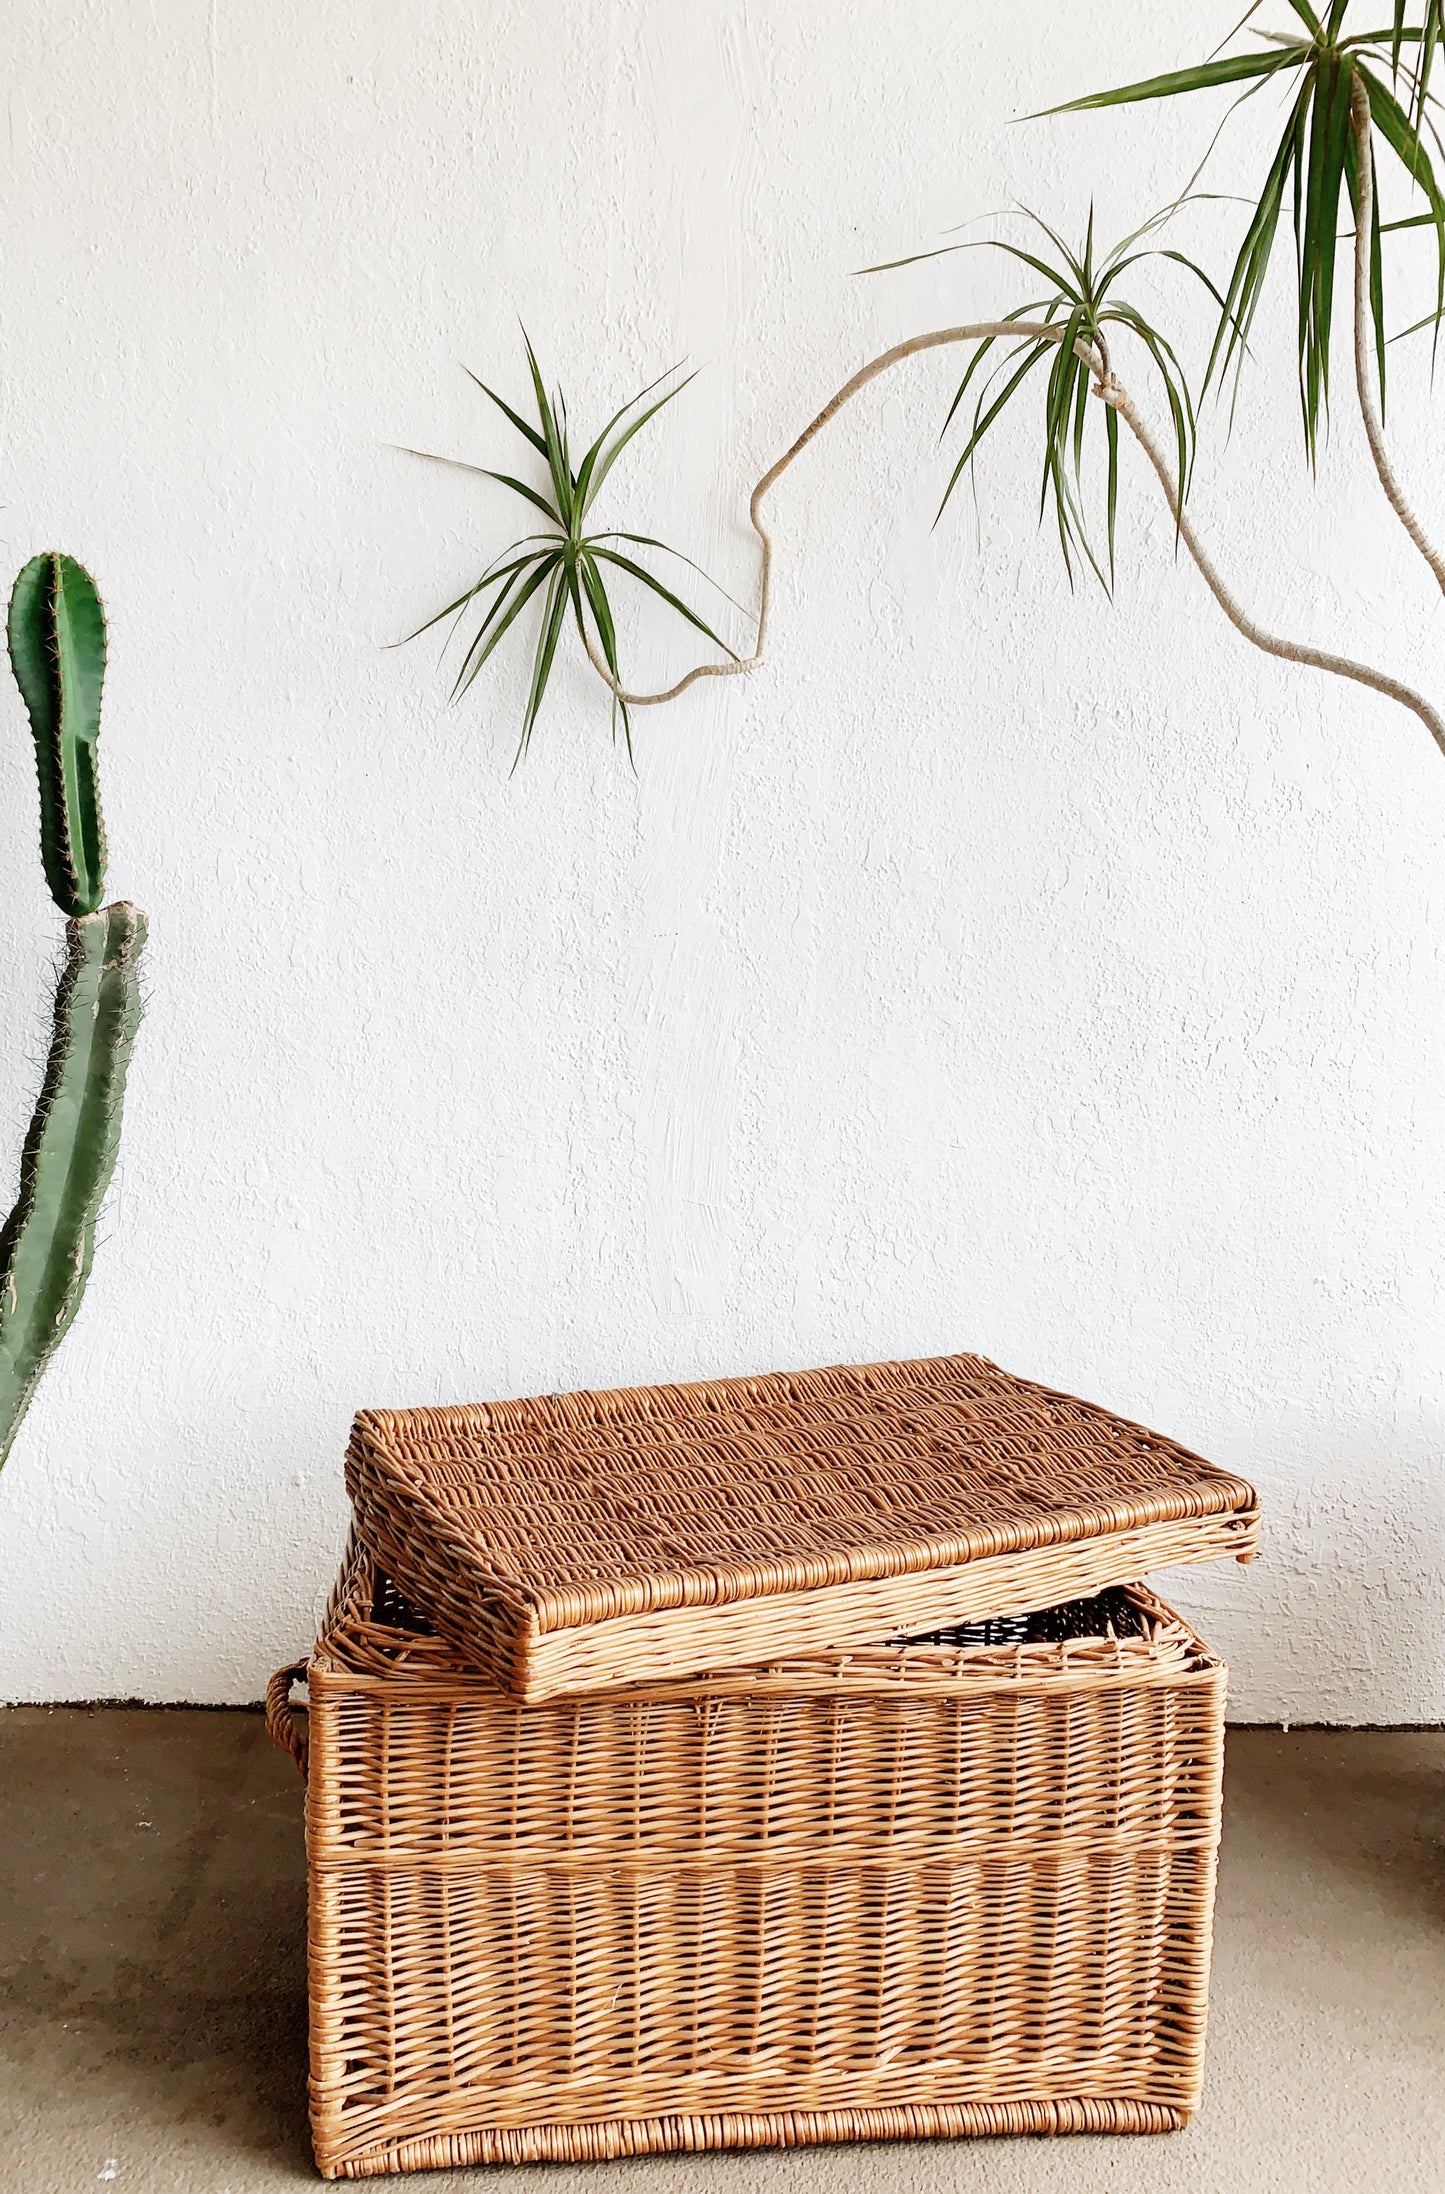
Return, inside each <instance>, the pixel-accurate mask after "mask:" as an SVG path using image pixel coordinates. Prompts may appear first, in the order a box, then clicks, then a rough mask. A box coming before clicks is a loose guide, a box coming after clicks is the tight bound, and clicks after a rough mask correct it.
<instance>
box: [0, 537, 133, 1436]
mask: <svg viewBox="0 0 1445 2194" xmlns="http://www.w3.org/2000/svg"><path fill="white" fill-rule="evenodd" d="M9 641H10V661H11V664H12V666H13V668H14V671H15V677H16V681H17V683H18V684H19V687H20V690H21V693H22V694H23V695H24V697H25V704H26V707H27V708H28V709H29V712H30V722H31V728H32V729H33V731H34V734H35V746H36V753H37V757H38V760H39V766H40V828H41V844H42V851H43V856H44V862H45V874H46V879H47V881H48V883H49V885H50V889H51V892H52V893H53V895H54V897H55V900H56V903H57V905H59V906H60V908H61V909H62V911H63V912H64V913H66V914H67V915H68V916H69V919H68V920H67V922H66V925H65V930H66V957H65V965H64V967H63V969H62V970H61V975H60V980H59V983H58V985H57V989H56V996H55V1019H54V1029H53V1033H52V1036H51V1043H50V1056H49V1060H48V1062H47V1064H46V1069H45V1079H44V1082H43V1083H42V1085H41V1090H40V1096H39V1100H38V1101H37V1103H36V1107H35V1114H34V1117H33V1119H32V1120H31V1123H30V1132H29V1133H28V1135H27V1136H26V1138H25V1148H24V1151H23V1153H22V1156H21V1161H20V1194H19V1197H18V1199H17V1201H16V1204H15V1208H14V1210H13V1211H12V1212H11V1214H10V1217H9V1218H8V1219H7V1220H6V1222H5V1225H4V1227H3V1228H0V1464H3V1463H4V1461H5V1459H6V1457H7V1456H8V1454H9V1452H10V1448H11V1444H12V1442H13V1441H14V1438H15V1433H16V1430H17V1428H18V1426H19V1424H20V1420H21V1418H22V1417H23V1416H24V1414H25V1411H26V1409H27V1408H28V1407H29V1404H30V1398H31V1396H32V1395H33V1394H34V1392H35V1388H36V1386H37V1384H38V1383H39V1380H40V1376H41V1373H42V1372H43V1371H44V1369H45V1367H46V1365H47V1364H48V1363H49V1361H50V1358H51V1357H52V1355H53V1354H54V1353H55V1350H56V1348H57V1347H58V1346H59V1344H60V1342H61V1341H62V1340H63V1339H64V1337H65V1335H66V1333H67V1332H68V1331H69V1329H70V1325H71V1321H72V1320H73V1318H74V1317H75V1313H76V1311H77V1310H78V1309H79V1307H80V1298H81V1296H82V1294H83V1293H84V1290H85V1283H86V1280H87V1278H88V1277H89V1274H90V1263H91V1257H92V1254H93V1252H94V1248H95V1225H96V1219H97V1216H98V1214H99V1211H100V1206H101V1202H102V1200H103V1198H104V1196H105V1192H106V1189H107V1188H108V1186H109V1185H110V1178H111V1174H112V1173H113V1171H114V1169H115V1158H116V1150H117V1148H118V1146H119V1142H120V1122H121V1106H122V1102H123V1100H124V1096H125V1078H126V1069H127V1068H128V1066H129V1064H130V1054H131V1046H132V1043H133V1042H134V1039H135V1032H136V1029H137V1027H138V1025H139V1022H140V987H139V981H138V974H137V969H138V963H139V961H140V955H141V949H142V947H143V945H144V943H145V934H146V925H145V917H144V915H143V914H141V913H140V912H139V911H138V910H137V909H136V908H135V907H132V906H128V905H126V904H124V903H123V902H121V903H117V904H116V905H113V906H108V907H104V908H101V907H99V901H100V898H101V895H102V892H103V891H104V888H105V835H104V832H103V830H102V828H101V821H100V803H99V798H98V794H97V789H96V776H95V743H96V738H97V735H98V733H99V729H100V688H101V680H102V677H103V675H104V670H105V616H104V612H103V611H102V609H101V605H100V597H99V595H98V594H97V593H96V591H95V587H94V584H93V582H92V581H91V579H90V576H89V574H88V573H87V572H85V571H84V570H83V569H82V568H81V566H80V565H79V564H77V563H76V562H75V561H74V559H73V558H72V557H69V556H58V555H53V554H52V555H46V556H37V557H35V558H34V559H33V561H32V562H31V563H29V564H27V565H26V566H25V569H24V570H23V571H22V572H21V574H20V576H19V578H18V579H17V580H16V582H15V590H14V592H13V594H12V595H11V598H10V619H9ZM97 910H98V911H97Z"/></svg>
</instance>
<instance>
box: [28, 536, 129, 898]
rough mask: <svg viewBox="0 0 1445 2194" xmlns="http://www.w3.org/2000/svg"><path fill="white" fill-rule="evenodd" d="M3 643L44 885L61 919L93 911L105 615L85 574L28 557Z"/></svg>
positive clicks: (98, 862) (99, 866) (101, 873)
mask: <svg viewBox="0 0 1445 2194" xmlns="http://www.w3.org/2000/svg"><path fill="white" fill-rule="evenodd" d="M7 636H8V640H9V646H10V661H11V664H12V666H13V668H14V671H15V679H16V683H17V684H18V686H19V688H20V691H21V693H22V694H23V695H24V698H25V706H26V708H27V709H28V710H29V712H30V728H31V730H32V731H33V733H34V734H35V758H36V763H37V766H38V770H39V776H40V849H41V857H42V859H43V861H44V863H45V880H46V882H47V883H48V884H49V886H50V891H51V896H52V898H53V899H54V901H55V903H56V905H57V906H58V907H59V908H60V910H61V912H62V913H63V914H92V913H94V911H95V909H96V908H97V907H98V906H99V905H100V902H101V900H102V898H103V897H104V896H105V827H104V825H103V823H102V821H101V814H100V792H99V788H98V785H97V782H96V771H95V743H96V740H97V738H98V737H99V734H100V689H101V685H102V683H103V681H104V678H105V612H104V610H103V609H102V608H101V603H100V596H99V595H98V594H97V592H96V590H95V582H94V580H93V579H92V578H91V576H90V574H89V572H88V571H86V570H85V569H84V568H83V566H81V565H80V564H78V563H77V562H76V561H75V558H74V557H73V556H61V555H59V554H57V553H56V552H55V551H54V550H51V551H50V552H48V553H47V554H45V555H43V556H35V557H32V558H31V560H30V562H29V563H28V564H27V565H26V566H25V568H24V570H23V571H22V572H21V574H20V576H19V578H18V579H17V580H16V582H15V586H14V589H13V591H12V593H11V596H10V615H9V620H8V628H7Z"/></svg>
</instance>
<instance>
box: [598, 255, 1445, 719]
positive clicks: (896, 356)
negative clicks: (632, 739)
mask: <svg viewBox="0 0 1445 2194" xmlns="http://www.w3.org/2000/svg"><path fill="white" fill-rule="evenodd" d="M1368 234H1369V232H1368V227H1367V229H1366V240H1367V248H1368ZM1065 332H1066V330H1065V329H1064V328H1063V327H1060V326H1057V325H1053V324H1051V323H1049V322H1045V321H1027V320H977V321H974V322H972V323H971V324H970V325H969V326H967V327H959V328H936V329H934V330H933V331H932V332H931V333H930V334H928V335H915V336H912V337H910V339H909V340H908V341H907V342H906V343H895V344H894V346H893V348H892V350H886V351H884V352H883V353H882V355H881V357H878V358H874V359H871V360H870V361H869V363H868V364H867V365H866V366H860V367H859V369H858V371H857V372H856V373H855V374H854V375H853V377H852V379H851V380H849V381H845V382H844V384H843V386H842V388H840V389H839V391H838V393H837V395H836V396H834V397H832V398H831V399H830V401H829V402H828V403H826V404H825V405H824V406H823V409H822V410H821V411H820V412H819V413H818V416H817V418H816V419H814V420H812V421H811V422H810V423H809V424H808V425H807V426H806V427H804V429H803V431H802V433H801V434H800V435H799V436H798V439H797V440H796V442H794V443H793V445H792V447H791V448H790V449H787V450H785V451H784V452H783V455H782V456H781V457H780V458H779V459H778V461H777V463H776V464H775V465H773V466H772V467H771V468H770V470H769V471H767V472H765V473H764V474H763V477H762V479H761V480H759V482H758V484H757V486H756V487H755V488H754V489H753V492H752V496H751V498H750V500H749V502H748V517H749V519H750V520H751V523H752V527H753V531H754V532H755V533H756V534H757V536H758V539H759V540H760V541H761V543H762V551H763V552H762V562H761V568H760V574H759V589H758V638H757V645H756V646H755V648H754V649H753V652H752V654H751V655H742V656H738V657H736V658H735V659H734V660H733V661H731V662H727V663H699V664H697V665H696V667H695V668H694V669H692V670H690V671H688V672H687V673H686V674H685V675H684V676H683V677H681V678H679V679H678V681H677V683H676V685H672V686H667V687H666V688H664V689H663V691H661V692H660V693H631V692H628V691H627V690H626V688H625V687H623V686H622V685H621V684H620V683H619V682H618V681H617V680H616V679H614V677H613V676H612V673H611V672H610V671H609V669H608V668H607V665H606V663H605V662H604V661H603V659H602V657H601V655H600V654H599V653H598V651H597V648H596V645H595V643H594V642H593V640H592V638H591V635H590V634H588V633H586V632H584V633H583V639H584V641H585V643H586V647H587V654H588V657H589V659H590V660H591V663H592V667H593V669H594V670H595V671H596V672H597V674H598V676H599V677H600V678H601V679H602V681H603V683H604V684H605V685H606V686H608V687H609V688H610V689H611V691H612V692H614V693H616V694H617V695H618V697H619V699H621V700H623V701H625V702H626V703H627V705H628V707H629V708H650V707H652V706H653V705H654V704H655V703H656V702H659V701H672V700H675V699H676V698H677V696H678V694H680V693H684V692H686V690H687V688H688V687H689V686H690V685H692V684H693V683H694V681H695V680H697V679H699V678H733V677H736V676H737V675H738V674H739V673H740V672H743V671H749V670H756V668H757V667H758V665H759V664H760V663H761V662H762V660H763V650H764V646H765V644H766V641H767V631H768V608H769V602H770V599H771V590H772V570H773V544H772V540H771V538H770V536H769V534H768V531H767V528H766V527H765V526H764V524H763V522H762V519H761V517H760V515H759V512H760V510H761V506H762V502H763V498H764V497H765V496H766V495H767V494H768V492H769V490H770V489H771V488H772V487H774V486H775V485H776V483H777V481H778V480H779V479H780V478H781V477H782V475H783V473H785V472H786V471H787V469H788V467H789V465H790V464H791V463H792V462H793V459H794V458H795V457H798V456H800V455H801V454H802V452H803V451H804V450H805V449H806V448H807V446H808V444H809V443H810V442H811V441H812V439H813V437H814V436H815V435H816V434H820V433H821V432H822V430H823V428H824V427H825V426H827V424H828V422H829V420H830V419H833V418H835V417H836V415H837V414H838V412H840V411H841V410H842V408H843V406H844V405H845V404H846V403H847V402H848V401H849V399H850V398H851V397H854V396H856V395H857V394H858V392H859V390H860V389H864V388H866V387H867V386H868V384H869V382H870V381H876V380H877V378H878V376H879V375H880V374H881V373H886V372H887V371H888V369H889V368H890V367H891V366H896V365H898V364H899V363H900V362H901V361H902V360H903V359H905V358H912V357H915V356H916V355H917V354H918V352H920V351H925V350H937V349H940V348H941V347H942V346H943V345H944V344H948V343H973V342H978V341H981V340H982V339H983V338H984V337H986V336H996V337H1003V338H1005V339H1007V338H1009V337H1013V336H1019V337H1022V338H1023V339H1024V340H1025V341H1036V340H1043V341H1047V342H1053V343H1060V342H1062V341H1063V339H1064V335H1065ZM1075 348H1076V350H1077V351H1078V353H1079V355H1080V357H1081V358H1083V359H1084V361H1085V363H1086V364H1087V365H1088V367H1089V370H1090V372H1091V373H1093V374H1094V376H1095V384H1094V393H1095V395H1096V396H1098V397H1101V398H1102V400H1103V401H1104V402H1105V403H1106V404H1108V405H1110V406H1111V408H1112V409H1113V410H1114V411H1116V412H1117V413H1118V415H1119V417H1120V418H1121V419H1122V420H1123V421H1124V424H1125V425H1126V426H1127V427H1128V429H1129V431H1130V433H1131V434H1132V435H1133V437H1134V439H1135V441H1136V442H1137V443H1138V444H1139V446H1140V448H1141V449H1142V450H1143V452H1144V454H1145V456H1146V457H1147V458H1148V460H1149V462H1150V464H1151V465H1152V466H1153V468H1154V471H1155V472H1156V474H1157V475H1158V478H1159V484H1160V486H1161V487H1162V488H1163V490H1164V497H1165V501H1166V502H1167V503H1168V505H1169V509H1170V512H1171V513H1172V515H1173V518H1174V522H1175V525H1176V527H1177V528H1178V533H1179V538H1180V540H1181V541H1182V542H1183V543H1184V546H1185V547H1186V548H1187V549H1188V551H1189V553H1190V555H1191V556H1192V557H1193V559H1194V561H1195V563H1196V565H1197V566H1198V568H1199V573H1200V577H1201V578H1202V579H1203V580H1204V583H1205V585H1206V586H1207V587H1208V589H1209V591H1210V593H1211V594H1212V595H1213V596H1214V599H1215V601H1216V602H1217V603H1218V604H1219V606H1220V608H1221V609H1222V610H1223V612H1224V614H1225V616H1226V617H1227V618H1228V619H1229V621H1230V623H1231V624H1232V625H1233V626H1234V628H1235V630H1236V631H1237V632H1241V633H1243V635H1244V637H1245V639H1246V640H1248V641H1249V642H1250V643H1251V644H1252V645H1253V646H1254V647H1257V648H1259V649H1261V650H1262V651H1263V653H1264V654H1266V655H1277V656H1280V657H1282V658H1283V660H1284V661H1285V662H1289V663H1303V664H1305V665H1306V666H1308V667H1309V668H1311V669H1314V670H1326V671H1330V672H1331V673H1333V675H1334V676H1335V677H1337V678H1350V679H1353V680H1354V682H1355V683H1356V684H1357V685H1362V686H1369V687H1370V688H1371V690H1372V691H1373V692H1375V693H1382V694H1384V695H1385V697H1386V699H1388V700H1391V701H1398V702H1399V703H1400V705H1401V707H1402V708H1407V709H1411V710H1413V712H1414V713H1415V715H1416V716H1418V717H1419V719H1420V721H1421V723H1422V724H1424V726H1425V728H1426V730H1427V731H1428V732H1429V734H1430V736H1431V738H1432V739H1433V740H1434V741H1435V744H1436V746H1437V747H1438V748H1439V749H1440V752H1441V753H1442V755H1445V720H1442V719H1441V717H1440V716H1439V715H1438V714H1437V713H1436V711H1435V710H1434V709H1433V708H1432V707H1431V706H1430V703H1429V702H1428V701H1427V700H1425V699H1424V697H1423V696H1422V695H1421V694H1418V693H1416V692H1415V691H1414V690H1413V688H1411V687H1410V686H1407V685H1402V684H1401V682H1400V680H1399V679H1398V678H1390V677H1387V676H1386V674H1385V673H1384V672H1383V671H1378V670H1371V669H1370V668H1369V666H1368V664H1365V663H1356V662H1354V661H1352V660H1351V658H1350V657H1349V656H1347V655H1330V654H1327V653H1326V652H1325V651H1324V650H1323V649H1321V648H1312V647H1308V646H1306V645H1304V644H1303V643H1302V642H1300V641H1296V640H1279V639H1276V638H1275V637H1274V635H1273V634H1271V633H1268V632H1265V631H1264V630H1263V629H1262V628H1261V627H1260V626H1259V625H1257V624H1256V623H1255V622H1254V619H1253V618H1252V617H1251V616H1250V615H1249V614H1248V612H1247V611H1246V610H1245V609H1243V608H1242V607H1241V605H1240V604H1239V602H1237V601H1236V600H1235V598H1234V596H1233V595H1232V594H1231V593H1230V591H1229V589H1228V587H1227V586H1226V585H1225V583H1224V581H1223V579H1221V577H1220V575H1219V573H1218V571H1217V570H1216V569H1215V567H1214V564H1213V562H1212V560H1211V558H1210V556H1209V554H1208V551H1207V550H1206V549H1205V547H1204V544H1203V542H1202V541H1201V540H1200V538H1199V535H1198V533H1197V532H1196V531H1195V528H1194V526H1193V525H1192V524H1191V522H1190V520H1189V518H1188V517H1187V515H1186V514H1185V512H1184V511H1183V510H1182V509H1181V507H1180V503H1179V498H1178V495H1177V494H1176V492H1175V486H1174V479H1173V475H1172V474H1171V472H1170V469H1169V464H1168V460H1167V459H1166V458H1165V456H1164V454H1163V452H1162V450H1161V449H1160V448H1159V445H1158V443H1157V442H1156V441H1155V440H1154V437H1153V435H1152V434H1151V433H1150V431H1149V429H1148V427H1147V426H1146V425H1145V423H1144V421H1143V420H1142V419H1141V418H1140V416H1139V414H1138V412H1137V411H1136V410H1135V409H1134V404H1133V400H1132V399H1131V397H1130V396H1129V393H1128V391H1127V390H1126V389H1125V388H1124V387H1123V386H1122V384H1121V383H1120V382H1119V381H1117V380H1116V379H1115V378H1114V375H1113V373H1112V372H1110V371H1109V369H1108V367H1107V366H1106V364H1105V361H1104V360H1103V359H1102V358H1101V357H1100V356H1099V354H1098V351H1097V350H1095V349H1094V348H1092V347H1091V346H1090V345H1089V344H1087V343H1085V342H1083V341H1080V342H1078V343H1077V344H1076V345H1075ZM1392 499H1393V498H1392ZM1397 507H1398V505H1397Z"/></svg>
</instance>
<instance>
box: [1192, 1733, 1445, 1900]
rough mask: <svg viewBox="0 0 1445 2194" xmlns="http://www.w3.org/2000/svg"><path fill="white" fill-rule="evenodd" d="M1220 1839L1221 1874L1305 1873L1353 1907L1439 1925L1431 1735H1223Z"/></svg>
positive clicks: (1437, 1775)
mask: <svg viewBox="0 0 1445 2194" xmlns="http://www.w3.org/2000/svg"><path fill="white" fill-rule="evenodd" d="M1224 1838H1225V1840H1224V1853H1223V1864H1224V1867H1225V1869H1226V1878H1227V1877H1228V1875H1229V1874H1230V1873H1233V1872H1234V1871H1236V1870H1243V1869H1246V1868H1249V1867H1250V1865H1251V1860H1255V1861H1258V1860H1260V1859H1267V1861H1268V1870H1269V1873H1270V1875H1271V1878H1272V1879H1275V1880H1277V1881H1279V1882H1280V1883H1281V1884H1287V1883H1288V1882H1289V1881H1290V1879H1291V1878H1292V1876H1294V1875H1295V1874H1297V1873H1299V1874H1303V1873H1309V1874H1310V1875H1311V1876H1313V1877H1314V1878H1315V1880H1316V1881H1317V1882H1318V1883H1319V1884H1320V1886H1321V1887H1322V1888H1326V1889H1329V1890H1332V1891H1333V1892H1334V1894H1336V1895H1337V1896H1338V1897H1340V1898H1348V1899H1349V1900H1350V1901H1351V1902H1352V1903H1360V1902H1362V1901H1363V1903H1364V1904H1366V1905H1367V1906H1373V1907H1374V1908H1375V1909H1377V1910H1387V1911H1389V1912H1390V1913H1392V1914H1394V1915H1396V1916H1398V1917H1400V1918H1402V1919H1406V1920H1418V1921H1428V1922H1430V1923H1432V1924H1434V1925H1436V1926H1438V1925H1439V1923H1440V1922H1441V1921H1442V1920H1445V1765H1442V1759H1441V1749H1440V1733H1439V1732H1438V1730H1436V1731H1432V1730H1372V1731H1370V1732H1368V1733H1365V1732H1360V1731H1354V1730H1345V1729H1296V1730H1288V1731H1281V1730H1278V1729H1235V1730H1231V1731H1230V1734H1229V1750H1228V1760H1227V1766H1226V1771H1225V1831H1224ZM1291 1856H1293V1858H1294V1861H1295V1864H1294V1865H1291V1864H1290V1863H1289V1862H1290V1859H1291ZM1254 1871H1257V1869H1254Z"/></svg>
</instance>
